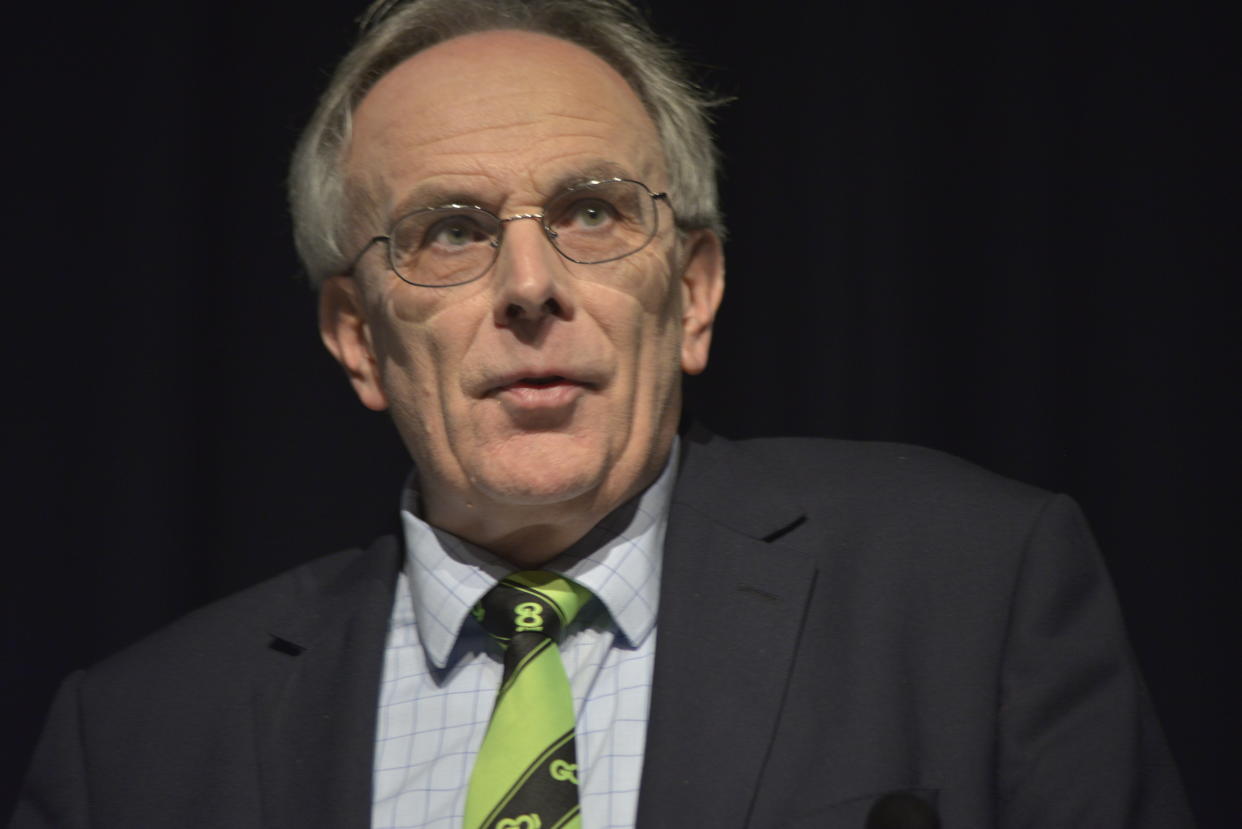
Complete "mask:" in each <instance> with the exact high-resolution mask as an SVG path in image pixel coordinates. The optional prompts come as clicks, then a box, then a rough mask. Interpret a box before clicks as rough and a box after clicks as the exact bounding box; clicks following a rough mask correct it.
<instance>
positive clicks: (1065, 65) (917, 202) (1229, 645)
mask: <svg viewBox="0 0 1242 829" xmlns="http://www.w3.org/2000/svg"><path fill="white" fill-rule="evenodd" d="M653 2H655V3H656V6H655V9H654V16H655V18H656V21H657V24H658V25H659V26H661V27H662V28H663V29H664V30H666V31H669V32H671V33H673V34H675V35H676V36H677V37H678V38H679V39H681V40H682V41H685V42H687V43H688V44H689V45H690V47H691V51H692V54H693V56H694V58H695V60H696V61H697V62H698V64H699V65H700V66H701V74H702V76H703V79H704V80H705V81H707V82H709V83H711V84H712V85H713V86H714V87H715V88H716V89H717V90H718V91H720V92H722V93H725V94H727V95H731V96H735V97H736V101H735V102H734V103H733V104H731V105H730V106H728V107H727V108H725V109H722V110H721V112H720V116H719V132H720V135H721V138H722V143H723V146H724V151H725V154H726V156H727V159H728V161H727V164H726V170H727V172H726V177H725V179H724V184H723V188H724V204H725V209H726V211H727V213H728V217H729V222H730V226H731V228H732V234H733V236H732V239H731V241H730V242H729V245H728V255H729V274H730V282H729V290H728V295H727V299H726V302H725V309H724V311H723V312H722V314H721V317H720V320H719V327H718V335H717V336H718V339H717V346H716V348H715V351H714V357H713V362H712V366H711V369H710V370H709V372H708V373H707V375H706V376H704V377H703V378H701V379H699V380H696V381H695V382H694V383H693V384H692V385H691V387H690V398H691V402H692V405H693V407H694V410H695V411H696V412H697V413H698V414H699V415H700V416H701V417H702V418H703V419H704V420H705V421H706V422H707V423H708V424H709V425H711V426H713V427H715V428H716V429H717V430H719V431H722V432H724V433H726V434H729V435H735V436H745V435H753V434H770V433H786V434H813V435H831V436H839V437H850V438H862V439H882V440H899V441H909V442H917V443H922V444H927V445H930V446H933V447H937V448H940V449H944V450H947V451H950V452H954V453H957V454H959V455H963V456H965V457H967V458H969V459H971V460H973V461H975V462H977V463H979V464H982V465H984V466H987V467H990V468H992V469H994V470H997V471H999V472H1001V473H1004V474H1008V475H1012V476H1015V477H1018V478H1022V479H1025V480H1027V481H1030V482H1033V483H1036V484H1039V485H1041V486H1044V487H1048V488H1051V489H1056V490H1063V491H1066V492H1068V493H1070V494H1071V495H1073V496H1074V497H1076V498H1077V499H1078V500H1079V501H1080V502H1082V504H1083V505H1084V506H1085V508H1086V511H1087V514H1088V516H1089V517H1090V518H1091V520H1092V522H1093V525H1094V527H1095V530H1096V532H1097V535H1098V536H1099V538H1100V541H1101V543H1102V545H1103V548H1104V551H1105V555H1106V557H1107V560H1108V563H1109V565H1110V567H1111V570H1112V573H1113V575H1114V578H1115V581H1116V583H1117V586H1118V590H1119V592H1120V596H1121V600H1122V604H1123V606H1124V609H1125V611H1126V614H1127V618H1128V622H1129V625H1130V629H1131V633H1132V637H1133V640H1134V645H1135V648H1136V650H1137V652H1138V657H1139V660H1140V661H1141V663H1142V665H1143V667H1144V669H1145V671H1146V675H1147V677H1148V680H1149V684H1150V686H1151V689H1152V693H1153V695H1154V697H1155V701H1156V703H1157V706H1158V708H1159V710H1160V712H1161V715H1162V717H1163V720H1164V723H1165V725H1166V729H1167V731H1168V734H1169V737H1170V740H1171V743H1172V746H1173V749H1174V752H1175V754H1176V755H1177V757H1178V759H1179V761H1180V763H1181V765H1182V768H1183V771H1184V775H1185V778H1186V781H1187V784H1188V787H1189V790H1190V792H1191V795H1192V797H1193V801H1194V805H1195V807H1196V809H1197V810H1198V812H1199V814H1200V817H1201V819H1202V821H1203V823H1204V825H1205V826H1224V825H1226V824H1227V822H1228V821H1226V818H1225V814H1226V813H1225V805H1224V794H1223V793H1224V791H1225V790H1226V789H1227V787H1232V786H1233V785H1235V782H1234V781H1235V776H1236V774H1237V771H1238V769H1237V763H1236V760H1234V759H1233V757H1232V755H1225V754H1224V752H1223V749H1224V745H1225V744H1224V742H1223V741H1221V742H1220V743H1219V744H1218V740H1219V735H1220V732H1221V731H1222V730H1223V729H1224V728H1225V724H1226V723H1227V722H1228V721H1231V720H1232V715H1233V714H1235V713H1236V712H1233V711H1228V712H1227V710H1226V703H1227V701H1228V702H1231V701H1232V699H1233V698H1234V697H1236V693H1237V692H1236V687H1235V688H1234V689H1232V690H1231V689H1230V688H1229V686H1228V685H1227V684H1226V682H1227V679H1228V678H1227V676H1226V673H1227V671H1228V668H1229V665H1230V663H1231V662H1234V661H1236V654H1237V645H1236V643H1235V640H1234V639H1233V638H1232V635H1230V636H1229V637H1226V635H1225V634H1226V629H1227V628H1228V629H1232V628H1234V627H1236V623H1234V618H1233V617H1234V614H1232V613H1231V612H1230V611H1231V609H1232V608H1231V607H1230V606H1229V600H1230V599H1232V594H1233V593H1234V592H1236V589H1237V581H1236V579H1235V575H1234V574H1235V572H1236V571H1235V570H1233V569H1232V565H1233V559H1234V557H1235V555H1236V552H1237V547H1238V544H1237V537H1238V533H1237V529H1238V522H1237V518H1236V515H1237V511H1236V510H1237V507H1236V501H1237V497H1238V495H1239V488H1238V486H1237V485H1236V480H1235V479H1236V476H1237V474H1238V473H1237V470H1238V468H1239V461H1242V456H1240V453H1239V451H1238V448H1237V434H1236V432H1237V426H1238V415H1239V410H1238V407H1237V405H1236V400H1235V398H1234V386H1235V384H1236V382H1237V377H1238V375H1237V368H1238V365H1237V358H1238V348H1237V345H1236V339H1235V336H1236V334H1235V328H1234V325H1235V315H1234V302H1233V298H1234V292H1233V289H1232V285H1233V283H1234V282H1235V281H1236V279H1237V266H1236V263H1235V264H1233V265H1229V264H1227V261H1226V254H1225V248H1226V244H1225V242H1226V240H1225V236H1226V234H1228V235H1229V236H1234V235H1236V231H1237V226H1236V225H1237V218H1238V217H1237V214H1236V210H1235V207H1234V204H1235V202H1236V189H1235V188H1236V180H1234V179H1233V178H1232V176H1231V175H1230V174H1229V172H1228V170H1229V168H1228V166H1227V164H1228V162H1229V161H1230V160H1231V158H1232V156H1233V155H1234V154H1235V153H1236V149H1237V145H1236V142H1237V138H1238V136H1237V134H1236V132H1232V131H1230V130H1229V129H1227V127H1229V126H1230V124H1229V119H1228V118H1227V117H1226V113H1228V112H1230V111H1232V110H1236V108H1237V90H1238V88H1239V85H1238V80H1239V79H1238V75H1237V73H1236V72H1234V71H1232V69H1231V68H1230V67H1227V66H1226V65H1225V60H1224V58H1225V56H1226V52H1227V41H1226V39H1225V38H1224V37H1223V36H1222V34H1221V32H1222V30H1223V27H1224V25H1225V23H1224V20H1222V19H1218V18H1216V17H1214V16H1213V14H1212V13H1211V12H1210V11H1209V10H1207V9H1206V8H1202V7H1196V6H1194V5H1193V4H1189V3H1186V4H1177V5H1174V4H1172V3H1171V4H1170V5H1169V6H1165V7H1161V6H1157V5H1154V4H1143V3H1139V4H1134V3H1121V2H1116V3H1106V2H1104V3H1102V2H1090V1H1089V2H1085V3H1081V4H1058V3H1046V2H1034V0H1032V1H1031V2H996V1H995V0H993V2H978V3H973V4H960V5H952V6H946V5H944V4H927V3H918V2H908V3H903V2H888V1H887V0H842V2H836V3H826V4H811V5H809V6H807V7H803V6H802V5H801V4H797V3H793V2H787V1H786V0H780V2H765V3H750V4H742V3H717V4H714V5H712V6H711V7H710V10H706V11H705V10H704V8H706V7H702V8H696V7H695V5H694V4H693V3H691V2H688V0H687V1H686V2H659V1H658V0H653ZM355 12H356V7H355V5H354V4H352V3H346V2H328V0H313V1H311V2H308V1H307V0H303V2H299V3H263V2H260V3H245V4H243V3H235V4H230V3H218V2H183V3H179V4H170V3H167V2H158V3H157V2H154V0H127V1H126V2H115V3H86V2H83V0H70V2H68V3H62V4H58V5H54V6H53V5H41V6H39V8H37V9H34V8H25V9H19V10H17V11H13V10H10V11H9V12H8V13H7V15H8V21H7V22H6V25H5V39H6V41H7V42H8V43H7V48H6V51H5V61H6V64H7V66H6V69H5V72H4V80H3V83H4V85H5V95H4V98H3V101H4V103H5V105H6V110H7V113H6V119H5V120H6V124H7V126H6V127H5V128H4V131H3V135H4V138H3V141H4V143H5V149H6V153H5V158H6V160H7V162H8V163H7V164H6V168H7V169H6V175H5V185H4V187H3V188H0V190H3V192H4V197H5V200H6V202H8V206H7V208H6V210H5V213H4V217H5V222H4V226H5V230H6V234H5V236H6V241H5V244H4V248H3V257H4V259H3V264H4V265H5V268H4V281H3V285H4V289H3V291H4V293H3V296H4V319H5V325H4V326H3V329H4V331H5V332H6V335H7V336H8V338H9V339H10V342H9V343H8V345H7V351H6V353H7V354H8V355H9V359H8V360H7V362H6V369H5V377H6V379H7V385H8V387H9V389H10V392H9V394H8V395H7V399H8V401H9V402H8V404H7V408H8V411H9V413H10V414H11V418H10V422H9V424H8V426H7V428H6V429H5V433H4V434H5V439H6V444H7V447H6V449H5V454H6V458H8V459H10V462H9V465H8V468H9V475H8V476H7V477H8V479H9V481H10V485H9V497H8V498H7V499H6V501H7V503H8V504H9V505H10V506H11V507H12V508H13V509H12V511H11V513H10V517H9V518H8V520H7V522H6V523H7V526H8V527H9V528H10V529H9V533H8V535H9V537H10V539H11V542H10V545H9V546H8V548H7V551H6V554H5V558H4V561H3V571H2V572H3V574H4V575H3V577H2V581H3V582H4V584H5V590H6V596H5V603H4V608H5V619H4V647H5V650H4V666H5V671H4V677H3V688H2V690H3V707H4V724H3V728H4V734H5V737H4V740H3V744H4V761H5V763H6V764H7V765H6V767H5V770H4V775H3V783H4V786H5V788H4V790H3V792H0V794H3V795H5V800H3V801H0V807H3V806H4V805H7V803H8V800H7V797H8V796H11V792H12V788H13V786H14V785H15V783H16V779H17V776H18V773H19V772H18V769H20V767H22V766H24V764H25V762H26V759H27V757H28V752H29V748H30V745H31V743H32V741H33V739H34V737H35V735H36V733H37V731H38V728H39V723H40V720H41V717H42V716H43V714H44V711H45V709H46V705H47V703H48V701H49V699H50V694H51V692H52V690H53V688H54V687H55V684H56V682H57V681H58V680H59V678H60V677H61V676H62V675H63V674H64V673H65V672H67V671H68V670H70V669H72V668H74V667H76V666H81V665H85V664H88V663H90V662H92V661H93V660H96V659H98V658H100V657H102V656H103V655H105V654H107V653H109V652H111V651H113V650H115V649H116V648H118V647H120V646H122V645H124V644H125V643H126V642H128V641H131V640H132V639H134V638H136V637H138V636H140V635H142V634H144V633H146V632H148V631H150V630H152V629H154V628H156V627H158V626H160V625H162V624H164V623H165V622H167V621H169V620H170V619H172V618H173V617H175V616H177V615H179V614H181V613H184V612H185V611H186V610H188V609H190V608H192V607H195V606H197V605H199V604H201V603H203V602H206V601H208V600H211V599H213V598H215V597H218V596H220V595H222V594H224V593H226V592H229V591H232V590H234V589H237V588H239V587H242V586H244V585H246V584H248V583H251V582H253V581H255V580H257V579H259V578H262V577H265V576H267V575H269V574H272V573H275V572H277V571H279V570H281V569H283V568H286V567H288V566H290V565H292V564H294V563H296V562H299V561H302V560H304V559H306V558H308V557H310V556H314V555H317V554H321V553H325V552H328V551H331V550H333V549H336V548H340V547H343V546H348V545H351V544H354V543H357V542H360V541H364V540H366V539H367V538H368V537H369V536H370V535H372V534H375V533H378V532H380V531H382V530H384V529H385V527H386V526H387V524H388V523H389V522H390V521H391V520H392V518H391V516H392V514H393V512H394V509H395V506H396V493H397V488H398V486H399V483H400V480H401V478H402V476H403V475H404V473H405V471H406V462H405V459H404V453H403V450H402V449H401V447H400V445H399V444H398V442H397V440H396V439H395V437H394V436H393V434H392V432H391V429H390V428H389V427H388V425H387V422H386V420H385V419H384V418H383V416H380V415H375V414H371V413H368V412H366V411H364V410H363V409H362V408H361V406H360V405H358V404H357V403H356V402H355V401H354V399H353V397H352V393H351V392H350V391H349V389H348V388H347V385H346V383H345V382H344V380H343V379H342V378H341V377H340V375H339V372H338V370H337V369H336V368H335V366H334V365H333V364H331V363H330V360H329V358H328V357H327V356H326V354H325V353H323V352H322V349H321V347H320V346H319V344H318V340H317V334H316V331H315V326H314V311H313V309H314V300H313V297H312V296H311V294H310V293H309V292H308V291H307V289H306V288H305V287H304V286H303V285H302V284H300V283H299V282H298V281H297V279H296V273H297V264H296V261H295V259H294V256H293V254H292V246H291V244H290V242H289V229H288V220H287V216H286V210H285V206H284V197H283V192H282V179H283V175H284V169H285V165H286V158H287V155H288V152H289V149H290V147H291V145H292V143H293V141H294V139H295V136H296V133H297V130H298V129H299V127H300V125H301V124H302V122H303V120H304V119H305V118H306V116H307V115H308V114H309V111H310V109H311V107H312V104H313V100H314V97H315V95H316V93H317V91H318V89H319V88H320V86H321V85H322V83H323V81H324V79H325V77H326V74H327V72H328V70H329V68H330V67H331V65H332V64H333V62H334V60H335V58H336V57H338V56H339V54H340V53H341V52H342V51H343V49H344V47H345V44H346V42H347V40H348V38H349V37H350V33H351V21H350V18H351V17H352V16H353V14H354V13H355ZM1231 623H1232V624H1231ZM0 814H3V811H0ZM1231 814H1232V813H1231Z"/></svg>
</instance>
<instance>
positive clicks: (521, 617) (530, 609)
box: [513, 602, 543, 632]
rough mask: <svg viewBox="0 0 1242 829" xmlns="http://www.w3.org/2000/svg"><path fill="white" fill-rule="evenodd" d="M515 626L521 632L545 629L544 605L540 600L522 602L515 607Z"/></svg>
mask: <svg viewBox="0 0 1242 829" xmlns="http://www.w3.org/2000/svg"><path fill="white" fill-rule="evenodd" d="M513 626H514V627H515V628H516V629H517V630H518V631H519V632H521V631H523V630H543V606H542V605H540V604H539V603H538V602H522V603H521V604H520V605H518V606H517V607H515V608H513Z"/></svg>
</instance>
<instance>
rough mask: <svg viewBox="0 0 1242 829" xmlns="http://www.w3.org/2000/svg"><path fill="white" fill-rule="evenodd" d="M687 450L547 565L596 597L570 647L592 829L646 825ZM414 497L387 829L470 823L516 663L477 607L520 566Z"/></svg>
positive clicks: (380, 750)
mask: <svg viewBox="0 0 1242 829" xmlns="http://www.w3.org/2000/svg"><path fill="white" fill-rule="evenodd" d="M676 477H677V444H676V443H674V445H673V448H672V451H671V452H670V453H669V462H668V464H667V465H666V466H665V468H664V472H663V473H662V474H661V475H660V477H659V479H657V480H656V482H655V483H654V484H652V485H651V486H650V487H648V488H647V490H646V491H645V492H644V493H643V494H642V495H640V496H639V497H638V498H636V499H635V500H634V501H632V502H630V504H627V505H625V506H623V507H621V508H619V509H618V510H616V511H615V512H613V513H611V514H610V515H609V516H608V517H607V518H605V519H604V520H603V521H601V522H600V523H599V524H598V525H597V526H596V527H595V528H594V529H592V530H591V531H590V532H589V533H588V534H587V535H586V536H585V537H584V538H583V539H582V540H581V541H579V542H578V543H577V544H575V545H574V546H573V547H571V548H570V549H569V550H567V551H566V552H564V553H562V554H561V555H560V556H558V557H557V558H556V559H555V560H554V561H552V562H549V563H548V564H547V565H546V566H545V567H544V568H543V569H545V570H551V571H554V572H557V573H561V574H563V575H565V576H568V577H569V578H571V579H573V580H574V581H576V582H578V583H579V584H581V585H583V586H584V587H587V588H589V589H590V590H591V592H592V593H593V594H594V595H595V599H593V600H592V601H590V602H589V603H588V604H587V605H586V606H585V607H584V608H583V609H582V611H581V612H580V613H579V614H578V618H577V620H576V621H575V622H574V623H573V624H572V625H571V626H570V627H569V629H568V630H567V631H566V635H565V641H564V643H563V644H562V645H561V654H562V657H563V658H564V661H565V670H566V672H567V673H568V675H569V683H570V687H571V688H572V689H573V695H574V710H575V713H576V715H577V752H578V768H579V772H578V780H579V788H580V794H581V801H582V825H583V827H584V829H607V827H632V826H634V821H635V818H636V813H637V810H638V784H639V778H640V776H641V774H642V763H643V746H644V743H645V741H646V733H647V713H648V706H649V703H650V699H651V670H652V664H653V662H654V659H655V639H656V636H655V623H656V602H657V598H658V596H659V593H660V560H661V557H662V554H663V549H664V533H665V529H666V528H667V525H668V506H669V500H670V498H671V496H672V490H673V482H674V481H675V480H676ZM417 503H418V495H417V493H416V492H414V491H413V489H412V488H411V487H410V486H407V487H406V489H405V491H404V492H403V493H402V511H401V519H402V523H403V526H404V529H405V540H406V549H407V550H408V554H407V558H406V563H405V568H404V570H403V572H402V573H401V574H400V577H399V579H398V583H397V594H396V597H395V601H394V602H393V613H392V621H391V623H390V625H389V632H388V644H387V650H386V651H385V654H384V676H383V683H382V685H381V687H380V699H379V722H378V727H377V732H376V736H375V770H374V775H375V777H374V783H375V789H374V806H373V809H372V826H373V827H374V829H397V828H398V827H432V829H460V827H461V825H462V820H463V817H464V814H465V805H466V788H467V786H468V784H469V782H470V772H471V769H472V768H473V767H474V757H475V754H476V753H477V752H478V750H479V746H480V745H481V744H482V742H483V734H484V732H485V731H486V730H487V723H488V720H489V718H490V717H491V713H492V706H493V704H494V703H495V700H496V691H497V689H498V688H499V687H500V678H501V673H502V671H503V665H502V663H501V657H500V653H499V650H498V649H497V648H496V647H495V645H494V644H491V643H490V640H489V637H488V636H487V634H486V633H484V632H483V629H482V628H481V627H480V626H479V625H478V623H477V622H475V621H474V619H473V618H470V610H471V608H473V607H474V605H475V604H476V603H477V602H478V601H479V599H481V598H482V597H483V594H484V593H486V592H487V591H488V590H490V589H491V588H492V587H493V586H494V585H495V584H496V583H497V582H498V581H500V579H502V578H503V577H504V576H506V575H508V574H509V573H510V572H513V570H514V569H515V568H514V567H513V565H511V564H508V563H506V562H504V561H501V560H500V559H499V558H497V557H496V556H494V555H492V554H491V553H489V552H487V551H486V550H484V549H482V548H480V547H477V546H475V545H473V544H470V543H469V542H467V541H463V540H462V539H459V538H457V537H455V536H453V535H450V534H449V533H446V532H444V531H443V530H438V529H436V528H434V527H431V526H430V525H428V524H427V523H426V522H424V521H423V520H422V519H421V518H419V517H418V516H417V514H416V511H417Z"/></svg>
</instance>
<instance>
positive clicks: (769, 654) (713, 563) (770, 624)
mask: <svg viewBox="0 0 1242 829" xmlns="http://www.w3.org/2000/svg"><path fill="white" fill-rule="evenodd" d="M687 443H688V444H691V445H690V446H689V447H688V449H687V452H686V455H685V457H684V458H683V462H682V463H683V467H682V474H681V476H680V477H679V481H678V489H677V492H676V494H675V496H674V503H673V507H672V511H671V514H670V518H669V531H668V535H667V537H666V541H665V557H664V571H663V576H662V583H661V590H660V607H659V622H658V625H659V627H658V631H659V632H658V639H657V644H656V663H655V670H654V686H653V693H652V702H651V715H650V719H649V722H648V730H647V749H646V756H645V759H644V766H643V779H642V789H641V795H640V800H639V814H638V824H639V825H640V826H643V827H662V826H713V827H741V826H744V825H746V822H747V815H748V812H749V809H750V807H751V802H752V800H753V797H754V793H755V791H756V790H757V788H758V784H759V779H760V776H761V773H762V771H763V763H764V760H765V758H766V755H767V749H768V746H769V744H770V742H771V740H772V735H773V733H774V731H775V729H776V725H777V720H778V717H779V715H780V709H781V702H782V699H783V697H784V690H785V686H786V683H787V681H788V677H789V672H790V668H791V666H792V662H793V657H794V653H795V651H796V648H797V642H798V633H799V631H800V630H801V625H802V617H803V614H804V611H805V608H806V604H807V601H808V599H809V597H810V594H811V590H812V589H813V585H814V580H815V566H814V563H813V561H812V559H811V557H810V556H809V555H807V554H805V553H803V552H802V551H799V550H796V549H794V548H792V547H789V546H786V545H784V544H782V543H780V542H779V541H775V542H770V541H765V540H764V539H768V538H773V537H774V536H778V535H780V534H781V533H782V532H784V531H787V530H788V529H790V528H791V527H794V526H797V524H798V523H799V522H800V521H801V520H802V517H803V513H802V511H801V509H800V508H799V507H798V506H796V502H795V501H794V500H793V499H792V498H791V497H789V495H788V493H783V492H781V491H780V482H779V479H778V478H777V477H776V476H773V475H772V474H771V473H770V472H768V471H766V470H764V469H762V468H759V467H757V465H756V464H754V463H753V461H751V460H750V459H749V458H748V457H747V456H746V455H745V453H744V452H742V451H741V450H738V449H736V448H733V447H730V446H728V445H722V442H721V441H720V440H719V439H712V438H705V437H704V436H701V435H698V436H696V435H693V434H691V435H688V436H687Z"/></svg>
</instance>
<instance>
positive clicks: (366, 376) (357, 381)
mask: <svg viewBox="0 0 1242 829" xmlns="http://www.w3.org/2000/svg"><path fill="white" fill-rule="evenodd" d="M319 336H320V337H322V338H323V344H324V345H325V346H327V348H328V351H330V352H332V356H333V357H335V358H336V361H337V362H338V363H340V364H341V366H342V367H344V369H345V375H346V376H347V377H349V382H350V383H351V384H352V385H353V387H354V392H355V393H356V394H357V395H358V399H359V400H361V401H362V405H364V406H366V407H367V408H368V409H374V410H375V411H377V412H379V411H383V410H384V409H387V408H388V397H387V396H386V395H385V394H384V388H383V386H382V385H381V383H380V374H379V365H378V363H377V362H376V359H375V351H374V349H373V348H372V346H371V328H370V325H369V324H368V323H367V319H366V315H365V314H364V312H363V304H362V292H361V288H360V286H359V285H358V280H356V279H354V278H352V277H349V276H332V277H328V278H327V279H326V280H324V283H323V285H322V287H320V289H319Z"/></svg>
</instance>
